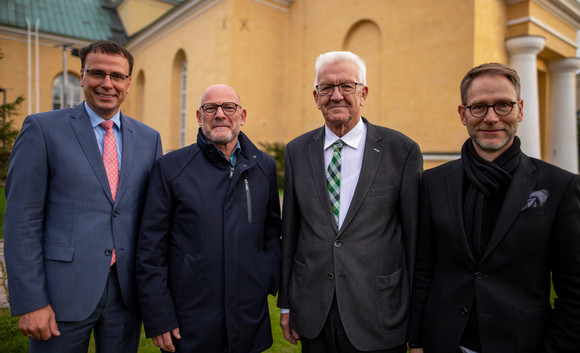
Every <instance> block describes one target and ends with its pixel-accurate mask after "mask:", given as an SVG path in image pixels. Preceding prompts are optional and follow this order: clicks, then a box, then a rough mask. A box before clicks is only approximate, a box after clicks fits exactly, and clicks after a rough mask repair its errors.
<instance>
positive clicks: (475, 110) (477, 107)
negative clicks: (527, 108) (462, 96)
mask: <svg viewBox="0 0 580 353" xmlns="http://www.w3.org/2000/svg"><path fill="white" fill-rule="evenodd" d="M516 103H517V102H497V103H495V104H490V105H488V104H482V103H477V104H472V105H470V106H466V107H465V109H469V112H470V113H471V115H473V117H474V118H483V117H484V116H486V115H487V111H488V110H489V108H490V107H492V108H493V111H494V112H495V113H496V114H497V115H499V116H506V115H508V114H509V113H511V112H512V110H513V109H514V104H516Z"/></svg>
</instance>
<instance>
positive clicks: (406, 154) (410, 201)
mask: <svg viewBox="0 0 580 353" xmlns="http://www.w3.org/2000/svg"><path fill="white" fill-rule="evenodd" d="M363 121H365V123H366V124H367V137H366V146H365V151H364V157H363V164H362V169H361V173H360V177H359V181H358V184H357V186H356V191H355V195H354V197H353V200H352V202H351V205H350V208H349V210H348V213H347V215H346V218H345V220H344V223H343V225H342V227H341V229H340V231H338V230H337V227H336V223H335V220H334V216H333V214H332V211H331V207H330V200H329V196H328V189H327V186H326V178H325V172H324V169H325V166H324V157H323V142H324V128H323V127H322V128H319V129H316V130H314V131H311V132H308V133H306V134H304V135H302V136H300V137H298V138H296V139H295V140H293V141H291V142H290V143H288V145H287V147H286V154H285V164H286V165H285V184H284V209H283V217H282V218H283V228H282V283H281V290H280V293H279V301H278V306H280V307H286V308H290V320H291V325H292V327H293V328H294V329H295V330H296V331H297V332H298V333H299V334H300V335H302V336H304V337H306V338H314V337H316V336H317V335H318V334H320V332H321V330H322V328H323V326H324V322H325V319H326V316H327V314H328V311H329V309H330V305H331V303H332V300H333V296H334V294H335V293H336V300H337V304H338V309H339V312H340V316H341V318H342V321H343V324H344V328H345V330H346V333H347V335H348V337H349V339H350V341H351V342H352V343H353V345H354V346H355V347H356V348H357V349H359V350H379V349H386V348H389V347H393V346H397V345H401V344H403V343H405V334H406V328H407V315H408V309H409V294H410V282H411V275H412V272H413V263H414V260H415V247H416V239H417V218H418V211H419V207H418V201H419V179H420V175H421V171H422V157H421V152H420V150H419V146H418V145H417V144H416V143H415V142H413V141H411V140H410V139H409V138H407V137H406V136H404V135H403V134H401V133H399V132H396V131H394V130H391V129H387V128H384V127H379V126H375V125H372V124H370V123H368V122H367V121H366V120H364V118H363Z"/></svg>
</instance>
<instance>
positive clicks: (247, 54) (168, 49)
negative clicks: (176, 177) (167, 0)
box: [0, 0, 576, 167]
mask: <svg viewBox="0 0 580 353" xmlns="http://www.w3.org/2000/svg"><path fill="white" fill-rule="evenodd" d="M148 1H152V2H155V1H153V0H131V1H125V2H123V3H122V4H121V5H124V6H126V8H122V6H121V5H120V6H119V11H120V12H122V14H125V15H124V16H122V17H123V21H124V22H125V21H126V18H125V17H126V16H129V17H131V16H134V15H135V14H137V13H138V12H139V11H141V10H139V11H137V10H133V9H132V8H130V6H134V7H133V8H134V9H136V8H137V6H138V5H142V4H143V3H147V2H148ZM329 1H330V0H294V1H292V2H291V3H290V4H289V5H288V4H285V3H284V2H282V1H277V0H201V1H196V2H195V7H194V9H193V10H187V11H186V12H187V13H184V14H182V15H181V16H178V17H176V18H175V19H174V20H172V21H170V22H168V23H165V24H164V25H163V26H161V27H159V28H156V29H155V30H151V31H150V33H148V32H147V31H148V29H145V30H144V31H142V32H141V33H140V34H139V35H137V36H136V37H134V38H132V39H131V40H130V41H129V43H128V44H127V45H126V46H127V48H128V49H129V50H130V51H131V52H132V53H133V55H134V57H135V66H134V70H133V77H132V83H131V88H130V93H129V95H128V97H127V100H126V102H125V103H124V105H123V106H122V110H123V112H124V113H125V114H128V115H130V116H133V117H134V118H136V119H138V120H141V121H143V122H144V123H146V124H148V125H150V126H152V127H153V128H155V129H157V130H158V131H159V132H160V133H161V136H162V140H163V145H164V150H165V151H169V150H173V149H177V148H179V147H181V145H182V141H181V135H180V134H181V131H180V124H181V122H180V110H181V68H182V64H183V62H187V82H186V84H187V97H186V101H185V107H186V125H185V144H186V145H187V144H191V143H193V142H195V140H196V135H197V129H198V124H197V119H196V114H195V112H196V109H197V108H198V106H199V100H200V98H201V94H202V93H203V91H204V90H205V89H206V88H207V87H208V86H210V85H213V84H217V83H225V84H229V85H231V86H232V87H234V88H235V89H236V90H237V91H238V93H239V94H240V96H241V99H242V104H243V106H244V108H245V109H246V110H247V112H248V119H247V124H246V125H245V126H244V127H243V128H242V130H243V131H244V132H245V133H246V134H247V135H248V136H249V137H250V138H251V139H252V140H253V141H254V142H256V143H259V142H274V141H281V142H288V141H290V140H291V139H293V138H294V137H296V136H298V135H300V134H302V133H304V132H306V131H309V130H311V129H314V128H318V127H320V126H322V124H323V118H322V115H321V113H320V111H319V110H318V109H317V108H316V105H315V103H314V99H313V94H312V92H313V89H314V87H313V83H314V75H315V71H314V63H315V60H316V58H317V56H318V55H319V54H321V53H324V52H327V51H332V50H351V51H353V52H355V53H357V54H359V55H360V56H361V57H362V58H363V59H365V60H366V62H367V68H368V75H367V81H368V82H367V83H368V86H369V96H368V99H367V102H366V104H365V106H364V107H363V109H362V114H363V116H365V117H366V118H368V119H369V121H370V122H371V123H374V124H379V125H384V126H387V127H390V128H393V129H396V130H399V131H401V132H403V133H405V134H407V135H408V136H410V137H411V138H412V139H414V140H416V141H417V142H418V143H419V144H420V146H421V149H422V151H423V152H424V153H432V154H436V153H458V152H459V150H460V148H461V145H462V144H463V142H464V141H465V139H466V138H467V133H466V131H465V127H464V126H463V125H462V124H461V123H460V121H459V117H458V115H457V106H458V104H460V96H459V83H460V80H461V79H462V77H463V75H464V74H465V72H467V71H468V70H469V69H470V68H471V67H473V66H475V65H479V64H482V63H485V62H490V61H499V62H503V63H508V61H509V58H508V55H507V52H506V49H505V39H506V38H510V37H513V36H516V35H528V34H532V35H542V36H544V37H545V38H546V49H545V50H544V51H542V52H541V53H540V55H539V59H538V72H539V92H540V112H541V124H542V127H544V126H545V116H546V114H547V113H546V112H547V111H548V109H549V107H548V106H547V102H548V100H547V97H548V95H549V72H547V62H548V61H549V60H552V59H554V58H559V57H570V56H575V52H574V53H573V54H571V53H572V51H573V50H575V48H574V46H573V45H571V44H570V43H569V41H566V40H563V39H562V36H564V37H565V38H568V37H569V39H570V40H572V41H575V38H576V37H575V36H576V35H575V31H574V28H573V26H571V25H570V24H568V23H565V22H563V21H561V20H560V19H558V18H557V17H556V16H555V15H554V14H553V13H551V12H549V11H546V10H545V9H543V8H542V7H540V6H538V5H537V4H535V3H533V2H519V3H516V4H514V5H507V3H506V1H505V0H439V1H430V0H420V1H407V0H389V1H384V0H365V1H359V0H356V1H353V0H332V6H329ZM183 7H184V6H180V8H183ZM133 11H136V12H133ZM143 11H145V10H143ZM153 12H155V11H153ZM527 17H533V18H534V19H536V20H537V21H539V23H544V24H546V25H549V28H551V29H553V31H552V32H550V33H548V32H547V31H546V30H545V29H541V28H540V29H541V30H542V31H543V32H539V29H538V28H539V27H538V25H536V24H530V23H522V24H521V25H507V23H508V22H509V21H510V20H514V19H521V18H527ZM163 20H164V17H161V18H160V19H159V20H158V21H157V22H156V23H162V22H163ZM554 32H557V33H559V34H560V36H557V35H554ZM144 33H146V34H144ZM58 45H59V44H58V43H56V42H52V41H50V40H41V47H40V57H41V60H40V76H41V77H40V81H39V83H40V109H39V111H45V110H50V109H51V103H52V99H51V91H52V82H53V80H54V78H55V77H57V76H58V75H59V74H61V73H62V49H61V48H60V47H59V46H58ZM75 46H76V47H78V48H80V47H81V46H82V45H80V43H77V45H75ZM0 49H2V51H3V52H4V54H5V58H4V59H3V60H1V61H0V87H3V88H7V90H8V96H7V101H12V100H13V99H15V98H16V96H18V95H20V94H24V95H25V96H26V99H27V100H28V99H32V100H33V102H34V97H28V96H27V94H28V92H27V69H26V60H27V59H26V58H27V48H26V41H25V37H22V36H20V37H19V36H17V35H15V36H13V37H11V36H9V35H5V34H3V35H2V36H0ZM67 58H68V69H69V72H70V73H74V74H75V75H78V72H79V70H80V59H79V58H78V57H74V56H71V55H70V53H69V54H68V57H67ZM33 74H34V70H33ZM33 93H34V85H33ZM33 108H34V104H33ZM27 113H28V111H27V101H25V102H24V104H23V105H22V108H21V110H20V114H19V115H18V116H16V117H15V121H16V126H18V127H19V126H20V124H21V122H22V119H23V118H24V116H25V115H26V114H27ZM437 163H439V162H437V161H435V162H433V161H427V162H426V167H427V166H430V165H433V164H437Z"/></svg>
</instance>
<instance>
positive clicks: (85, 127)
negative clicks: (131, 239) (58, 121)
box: [70, 103, 113, 203]
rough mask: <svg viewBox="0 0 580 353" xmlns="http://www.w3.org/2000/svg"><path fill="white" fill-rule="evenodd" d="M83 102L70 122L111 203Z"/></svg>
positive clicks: (101, 160)
mask: <svg viewBox="0 0 580 353" xmlns="http://www.w3.org/2000/svg"><path fill="white" fill-rule="evenodd" d="M83 104H84V103H81V104H79V105H78V106H77V107H76V108H75V110H74V111H73V113H72V115H71V119H70V124H71V127H72V129H73V131H74V132H75V134H76V136H77V139H78V141H79V144H80V145H81V148H82V149H83V152H84V153H85V155H86V156H87V160H88V161H89V164H90V165H91V167H92V169H93V172H94V173H95V175H96V176H97V179H98V180H99V183H100V184H101V187H102V188H103V191H104V192H105V193H106V194H107V197H108V198H109V201H111V203H113V198H112V196H111V188H110V187H109V180H108V179H107V172H106V171H105V166H104V164H103V156H101V153H100V152H99V146H98V145H97V139H96V137H95V131H94V129H93V126H92V125H91V119H90V118H89V115H88V114H87V112H86V111H85V108H84V105H83Z"/></svg>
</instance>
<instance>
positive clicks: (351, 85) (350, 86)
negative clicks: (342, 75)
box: [316, 82, 364, 96]
mask: <svg viewBox="0 0 580 353" xmlns="http://www.w3.org/2000/svg"><path fill="white" fill-rule="evenodd" d="M357 85H359V86H364V85H363V84H362V83H358V82H343V83H339V84H338V85H327V84H322V85H316V92H317V93H318V95H320V96H330V95H332V92H334V87H338V90H339V91H340V93H341V94H342V95H343V96H346V95H349V94H353V93H354V92H356V86H357Z"/></svg>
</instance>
